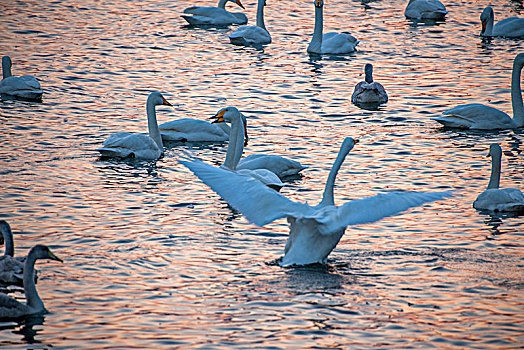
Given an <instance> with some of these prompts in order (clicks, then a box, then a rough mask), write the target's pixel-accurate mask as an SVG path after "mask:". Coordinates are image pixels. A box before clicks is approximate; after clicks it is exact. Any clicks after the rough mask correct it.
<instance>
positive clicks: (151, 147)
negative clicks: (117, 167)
mask: <svg viewBox="0 0 524 350" xmlns="http://www.w3.org/2000/svg"><path fill="white" fill-rule="evenodd" d="M103 146H104V147H102V148H99V149H97V151H99V152H100V153H101V154H102V156H107V157H122V158H126V157H129V156H135V157H136V158H142V159H156V158H158V157H160V155H161V154H162V150H161V149H159V147H158V145H157V144H156V142H155V141H154V140H153V139H152V138H151V137H149V136H148V135H143V134H133V133H129V132H118V133H116V134H113V135H111V136H110V137H109V138H107V140H105V141H104V143H103Z"/></svg>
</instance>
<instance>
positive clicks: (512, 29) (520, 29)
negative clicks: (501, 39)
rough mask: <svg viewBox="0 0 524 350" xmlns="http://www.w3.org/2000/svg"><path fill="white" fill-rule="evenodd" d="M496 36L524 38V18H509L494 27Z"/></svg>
mask: <svg viewBox="0 0 524 350" xmlns="http://www.w3.org/2000/svg"><path fill="white" fill-rule="evenodd" d="M493 35H494V36H507V37H521V36H524V18H520V17H509V18H505V19H503V20H502V21H499V22H497V24H495V25H494V26H493Z"/></svg>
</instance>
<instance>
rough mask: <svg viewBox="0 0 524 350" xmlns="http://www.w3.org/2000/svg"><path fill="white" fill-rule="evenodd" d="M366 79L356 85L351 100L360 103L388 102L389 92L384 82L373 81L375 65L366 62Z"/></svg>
mask: <svg viewBox="0 0 524 350" xmlns="http://www.w3.org/2000/svg"><path fill="white" fill-rule="evenodd" d="M364 73H365V79H364V81H361V82H360V83H358V84H357V85H356V86H355V91H353V95H351V102H353V103H354V104H356V105H359V104H382V103H386V102H388V94H387V93H386V89H384V87H383V86H382V84H380V83H377V82H374V81H373V65H372V64H371V63H366V65H365V67H364Z"/></svg>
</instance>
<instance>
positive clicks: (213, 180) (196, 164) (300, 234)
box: [179, 137, 451, 266]
mask: <svg viewBox="0 0 524 350" xmlns="http://www.w3.org/2000/svg"><path fill="white" fill-rule="evenodd" d="M356 142H357V141H355V140H353V139H352V138H351V137H348V138H346V139H345V140H344V142H343V143H342V146H341V148H340V152H339V153H338V156H337V158H336V160H335V162H334V164H333V167H332V168H331V171H330V172H329V176H328V180H327V183H326V186H325V189H324V194H323V196H322V200H321V202H320V204H318V205H317V206H309V205H308V204H306V203H297V202H293V201H291V200H289V199H287V198H286V197H284V196H283V195H281V194H279V193H277V192H275V191H271V190H268V189H267V188H266V187H265V186H262V185H261V184H259V183H257V181H254V180H253V179H250V178H249V177H246V176H241V175H239V174H232V173H231V172H228V171H227V170H225V169H222V168H216V167H213V166H211V165H208V164H205V163H203V162H202V161H200V160H198V159H185V160H179V162H180V163H181V164H183V165H184V166H186V167H187V168H189V170H191V171H192V172H193V173H194V174H195V175H196V176H197V177H198V178H199V179H200V180H202V181H203V182H204V183H205V184H206V185H208V186H209V187H210V188H211V189H212V190H213V191H215V192H216V193H218V194H219V195H220V196H221V197H222V198H224V199H225V200H226V201H227V202H228V203H229V204H230V205H231V206H232V207H233V208H235V209H237V210H239V211H240V212H241V213H242V214H244V216H245V217H246V218H247V220H248V221H250V222H252V223H254V224H256V225H258V226H264V225H266V224H268V223H270V222H272V221H274V220H277V219H279V218H283V217H286V218H287V220H288V222H289V225H290V233H289V237H288V240H287V242H286V246H285V249H284V256H283V258H282V260H281V261H280V265H281V266H293V265H308V264H313V263H322V264H323V263H325V262H326V260H327V257H328V255H329V253H330V252H331V251H332V250H333V249H334V248H335V246H336V245H337V243H338V241H339V240H340V238H341V237H342V235H343V234H344V231H345V229H346V226H348V225H356V224H361V223H367V222H374V221H377V220H380V219H381V218H383V217H386V216H391V215H394V214H396V213H399V212H401V211H404V210H406V209H408V208H411V207H414V206H418V205H421V204H423V203H426V202H430V201H434V200H438V199H441V198H444V197H449V196H451V194H450V193H449V192H391V193H386V194H379V195H376V196H373V197H367V198H362V199H356V200H352V201H349V202H346V203H345V204H344V205H342V206H335V202H334V197H333V187H334V184H335V177H336V175H337V173H338V171H339V169H340V167H341V165H342V162H343V161H344V159H345V157H346V155H347V154H348V153H349V151H350V150H351V149H352V148H353V146H354V144H355V143H356Z"/></svg>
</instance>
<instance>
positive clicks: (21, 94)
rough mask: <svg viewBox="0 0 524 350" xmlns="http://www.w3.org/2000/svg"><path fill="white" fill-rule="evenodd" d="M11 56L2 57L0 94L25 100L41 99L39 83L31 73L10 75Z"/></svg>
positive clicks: (41, 92)
mask: <svg viewBox="0 0 524 350" xmlns="http://www.w3.org/2000/svg"><path fill="white" fill-rule="evenodd" d="M12 65H13V64H12V62H11V58H10V57H9V56H4V57H2V74H3V79H2V81H0V94H5V95H9V96H13V97H18V98H22V99H26V100H35V101H41V100H42V94H43V91H42V89H41V88H40V83H39V82H38V80H36V78H35V77H33V76H32V75H22V76H20V77H13V76H12V75H11V66H12Z"/></svg>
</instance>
